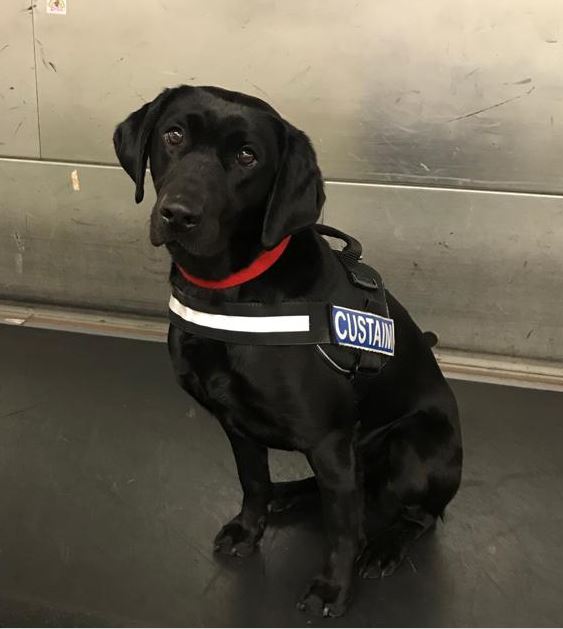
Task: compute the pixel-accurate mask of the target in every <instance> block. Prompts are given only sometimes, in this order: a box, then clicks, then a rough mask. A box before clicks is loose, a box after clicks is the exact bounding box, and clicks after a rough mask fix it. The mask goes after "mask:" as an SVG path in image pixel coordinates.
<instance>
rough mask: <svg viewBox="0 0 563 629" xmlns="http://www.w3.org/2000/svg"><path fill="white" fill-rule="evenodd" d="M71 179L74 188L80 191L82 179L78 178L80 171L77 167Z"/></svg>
mask: <svg viewBox="0 0 563 629" xmlns="http://www.w3.org/2000/svg"><path fill="white" fill-rule="evenodd" d="M70 181H71V183H72V189H73V190H74V191H75V192H80V179H79V178H78V171H77V170H76V169H75V170H73V171H72V172H71V173H70Z"/></svg>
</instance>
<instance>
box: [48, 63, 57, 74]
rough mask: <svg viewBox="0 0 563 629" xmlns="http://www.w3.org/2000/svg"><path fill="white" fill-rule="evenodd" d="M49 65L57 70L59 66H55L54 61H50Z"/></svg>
mask: <svg viewBox="0 0 563 629" xmlns="http://www.w3.org/2000/svg"><path fill="white" fill-rule="evenodd" d="M49 65H50V66H51V68H53V70H54V71H55V72H56V71H57V67H56V66H55V64H54V63H53V62H52V61H49Z"/></svg>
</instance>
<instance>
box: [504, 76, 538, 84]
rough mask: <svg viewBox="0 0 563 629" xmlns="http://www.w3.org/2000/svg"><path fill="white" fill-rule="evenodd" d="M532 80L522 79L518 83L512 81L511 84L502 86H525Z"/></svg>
mask: <svg viewBox="0 0 563 629" xmlns="http://www.w3.org/2000/svg"><path fill="white" fill-rule="evenodd" d="M531 82H532V79H531V78H530V77H528V78H527V79H522V80H520V81H513V82H512V83H504V84H503V85H526V84H527V83H531Z"/></svg>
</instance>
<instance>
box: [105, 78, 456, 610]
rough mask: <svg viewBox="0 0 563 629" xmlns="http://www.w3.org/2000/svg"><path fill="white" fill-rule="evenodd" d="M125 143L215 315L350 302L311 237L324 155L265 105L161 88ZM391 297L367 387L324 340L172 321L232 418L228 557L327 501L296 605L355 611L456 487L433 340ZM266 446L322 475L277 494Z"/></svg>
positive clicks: (185, 354)
mask: <svg viewBox="0 0 563 629" xmlns="http://www.w3.org/2000/svg"><path fill="white" fill-rule="evenodd" d="M114 145H115V150H116V153H117V156H118V158H119V161H120V163H121V165H122V166H123V168H124V169H125V170H126V171H127V173H128V174H129V175H130V176H131V178H132V179H133V181H134V182H135V184H136V195H135V198H136V200H137V202H139V201H141V200H142V198H143V185H144V176H145V170H146V166H147V162H148V161H149V162H150V170H151V174H152V178H153V182H154V186H155V189H156V191H157V195H158V197H157V201H156V204H155V206H154V209H153V212H152V216H151V229H150V236H151V242H152V243H153V245H155V246H159V245H162V244H165V245H166V247H167V248H168V250H169V252H170V254H171V256H172V260H173V262H174V264H173V265H172V272H171V282H172V286H173V287H174V289H175V290H177V291H180V292H182V293H183V294H185V295H189V296H190V297H192V298H194V299H197V300H199V302H200V303H203V304H208V305H209V306H210V307H213V308H215V309H218V310H219V312H220V309H221V305H222V304H230V303H233V302H235V303H247V302H248V303H260V304H266V305H275V304H278V303H281V302H284V301H287V300H290V301H293V302H299V301H302V302H309V301H319V300H321V301H322V300H323V299H330V296H331V295H334V294H345V293H346V290H347V287H349V280H348V277H347V276H346V272H345V270H344V268H343V266H342V264H341V263H340V262H339V261H338V260H337V258H336V255H335V253H334V252H333V251H332V250H331V249H330V248H329V246H328V244H327V242H326V241H325V240H324V239H323V238H322V237H321V236H319V234H318V233H317V231H316V230H315V229H314V227H313V226H314V224H315V223H316V221H317V219H318V218H319V213H320V210H321V207H322V205H323V202H324V199H325V197H324V192H323V182H322V178H321V173H320V171H319V168H318V166H317V162H316V157H315V153H314V151H313V149H312V147H311V145H310V143H309V140H308V138H307V137H306V136H305V135H304V134H303V133H302V132H301V131H299V130H297V129H296V128H295V127H293V126H292V125H290V124H289V123H287V122H286V121H285V120H283V119H282V118H281V117H280V116H279V114H278V113H277V112H276V111H275V110H273V109H272V108H271V107H270V106H269V105H267V104H266V103H264V102H263V101H261V100H259V99H257V98H253V97H251V96H246V95H244V94H239V93H236V92H229V91H226V90H223V89H220V88H216V87H188V86H182V87H179V88H175V89H171V90H165V91H164V92H163V93H161V94H160V95H159V96H158V97H157V98H156V99H155V100H154V101H153V102H151V103H148V104H146V105H144V106H143V107H142V108H141V109H139V110H138V111H136V112H134V113H132V114H131V115H130V116H129V117H128V118H127V119H126V120H125V121H124V122H122V123H121V124H120V125H119V126H118V127H117V129H116V131H115V134H114ZM288 235H291V236H292V237H291V239H288V238H287V236H288ZM280 243H281V244H280ZM282 245H283V246H282ZM280 247H281V249H280ZM266 250H274V251H275V252H278V253H276V255H278V254H279V259H278V260H277V261H276V262H275V264H272V265H271V266H270V267H269V268H267V270H265V271H263V272H261V274H259V275H258V276H256V277H254V279H249V280H248V281H245V282H243V283H238V284H236V283H235V284H234V285H232V286H231V285H230V284H229V283H228V282H227V283H226V284H225V283H223V284H222V283H221V282H222V281H223V280H224V279H225V278H229V277H231V278H232V277H233V274H235V276H236V274H237V272H239V271H240V270H241V269H247V268H249V267H252V268H254V267H255V266H256V265H254V267H253V264H254V261H255V260H256V259H259V258H261V257H263V256H264V251H266ZM280 252H281V253H280ZM181 269H183V271H181ZM186 278H188V279H186ZM190 278H192V279H193V281H191V280H190ZM247 279H248V278H247ZM206 282H207V283H206ZM229 286H231V287H229ZM387 301H388V307H389V316H390V317H391V318H392V319H393V320H394V323H395V340H396V350H395V355H394V356H393V357H392V358H391V359H390V360H389V362H388V363H387V365H386V366H385V367H384V368H383V369H382V370H381V372H380V373H379V375H377V376H376V377H374V378H372V379H370V380H369V382H368V385H367V386H363V387H358V386H356V383H355V381H354V379H353V378H351V377H349V376H347V375H346V374H343V373H339V371H338V370H336V369H333V368H331V366H330V365H329V364H327V361H326V360H325V358H323V356H322V355H321V354H320V353H319V351H317V348H316V347H315V346H314V345H285V346H282V345H280V346H275V345H274V346H272V345H270V346H264V345H252V344H244V343H242V344H241V343H236V342H224V341H221V340H212V339H210V338H206V337H202V336H199V335H197V334H190V333H188V332H186V331H184V330H182V329H180V328H179V327H177V326H175V325H171V327H170V332H169V339H168V345H169V351H170V355H171V358H172V361H173V364H174V369H175V372H176V375H177V378H178V381H179V383H180V385H181V386H182V387H183V388H184V389H185V390H186V391H187V392H188V393H190V394H191V395H192V396H194V397H195V398H196V399H197V400H198V401H199V402H200V403H201V404H202V405H203V406H205V407H206V408H207V409H209V411H210V412H211V413H213V414H214V415H215V416H216V417H217V418H218V419H219V421H220V422H221V425H222V426H223V428H224V430H225V432H226V433H227V436H228V438H229V440H230V442H231V445H232V448H233V453H234V457H235V460H236V465H237V469H238V473H239V477H240V482H241V485H242V489H243V494H244V498H243V501H242V508H241V511H240V513H239V514H238V515H237V516H236V517H235V518H233V519H232V520H231V521H230V522H228V523H227V524H226V525H225V526H224V527H223V528H222V530H221V531H220V532H219V534H218V535H217V537H216V539H215V547H216V550H217V552H220V553H226V554H230V555H239V556H244V555H248V554H250V553H251V552H252V551H253V550H254V549H255V547H256V545H257V543H258V541H259V540H260V538H261V536H262V533H263V531H264V528H265V526H266V520H267V516H268V512H269V510H270V509H271V508H272V504H273V503H274V502H275V505H276V508H283V507H284V506H290V505H291V504H293V503H294V502H295V500H297V499H298V498H299V497H301V496H304V495H306V494H311V493H314V492H320V496H321V499H322V504H323V510H324V518H325V524H326V531H327V536H328V550H327V555H326V563H325V565H324V567H323V569H322V571H321V572H320V574H319V575H318V576H317V577H316V578H315V579H314V580H313V582H312V584H311V585H310V587H309V588H308V590H307V592H306V594H305V595H304V596H303V598H302V599H301V601H300V603H299V607H300V609H306V610H309V611H310V612H312V613H315V614H321V615H332V616H336V615H339V614H341V613H342V612H343V611H344V609H345V608H346V605H347V603H348V601H349V599H350V595H351V586H352V583H353V576H354V573H355V571H356V570H357V569H358V566H359V570H360V573H361V574H362V575H363V576H372V577H373V576H385V575H388V574H391V572H393V570H394V569H395V568H396V567H397V565H398V564H399V562H400V561H401V560H402V559H403V557H404V556H405V551H406V549H407V547H408V545H409V544H410V543H412V542H413V541H414V540H415V539H416V538H417V537H419V536H420V535H421V534H422V533H423V532H424V531H426V530H428V529H429V528H430V527H431V526H432V525H433V524H434V523H435V522H436V519H437V518H438V517H439V516H441V515H442V514H443V512H444V509H445V507H446V505H447V504H448V502H449V501H450V500H451V499H452V497H453V496H454V494H455V493H456V491H457V489H458V486H459V483H460V477H461V463H462V450H461V435H460V428H459V421H458V411H457V405H456V401H455V398H454V396H453V393H452V391H451V389H450V387H449V386H448V384H447V383H446V381H445V379H444V377H443V375H442V373H441V371H440V369H439V367H438V365H437V363H436V361H435V359H434V356H433V354H432V351H431V349H430V347H429V343H428V341H427V339H426V338H425V336H424V335H423V333H422V332H421V331H420V329H419V328H418V327H417V326H416V324H415V323H414V322H413V320H412V319H411V318H410V316H409V314H408V313H407V312H406V310H405V309H404V308H403V307H402V306H401V305H400V304H399V303H398V302H397V301H396V300H395V299H394V298H393V296H392V295H391V294H389V293H387ZM342 351H344V352H345V353H349V354H350V353H352V354H353V353H354V350H346V349H343V350H342ZM364 353H365V352H364ZM268 448H279V449H284V450H299V451H301V452H303V453H304V454H305V455H306V456H307V458H308V461H309V463H310V465H311V467H312V469H313V471H314V477H311V478H310V479H305V480H302V481H295V482H291V483H272V482H271V481H270V474H269V470H268Z"/></svg>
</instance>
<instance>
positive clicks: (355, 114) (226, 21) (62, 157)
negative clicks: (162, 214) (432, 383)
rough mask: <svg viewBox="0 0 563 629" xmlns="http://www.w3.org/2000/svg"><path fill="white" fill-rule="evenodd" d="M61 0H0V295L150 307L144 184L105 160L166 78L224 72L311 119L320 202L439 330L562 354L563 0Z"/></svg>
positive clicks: (208, 78)
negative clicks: (61, 8)
mask: <svg viewBox="0 0 563 629" xmlns="http://www.w3.org/2000/svg"><path fill="white" fill-rule="evenodd" d="M67 2H68V13H67V15H66V16H53V15H47V14H46V11H45V2H43V1H41V0H40V1H39V2H38V3H37V4H36V5H35V3H32V2H30V0H26V1H25V2H23V1H20V0H4V3H3V7H2V17H1V18H0V114H1V115H0V296H4V297H9V298H18V299H35V300H40V301H50V302H58V303H65V304H76V305H88V306H93V307H99V308H112V309H113V308H115V309H124V310H136V311H137V310H138V311H145V312H149V311H150V312H154V311H162V309H163V303H164V301H165V297H166V286H165V276H166V273H165V266H166V263H165V259H164V258H163V256H162V255H161V252H156V251H153V250H151V249H150V247H149V246H148V245H147V242H146V221H147V218H148V207H149V204H150V202H145V204H144V205H143V206H142V207H141V208H137V207H135V206H134V203H133V199H132V185H131V182H130V181H129V180H128V179H127V177H126V175H124V174H122V173H121V172H120V171H119V170H118V169H116V168H114V167H111V166H110V167H108V166H101V165H102V164H108V165H111V164H114V163H115V157H114V155H113V151H112V146H111V133H112V130H113V127H114V126H115V124H116V122H118V121H119V120H120V119H121V118H123V117H124V116H125V115H126V114H127V113H128V112H129V111H130V110H132V109H133V108H137V107H138V106H140V105H141V104H142V103H143V102H144V101H146V100H149V99H151V98H152V97H153V96H154V95H155V94H156V93H157V92H158V91H159V90H160V89H161V88H163V87H165V86H170V85H176V84H179V83H183V82H186V83H193V84H220V85H223V86H225V87H227V88H231V89H237V90H241V91H246V92H249V93H252V94H255V95H257V96H260V97H262V98H265V99H266V100H268V101H269V102H271V103H272V104H273V105H274V106H275V107H276V108H278V109H279V110H280V111H281V112H282V113H283V114H284V115H285V116H286V117H288V118H289V119H290V120H292V121H293V122H294V123H295V124H297V125H298V126H300V127H301V128H303V129H305V130H306V131H307V132H308V133H309V134H310V136H311V137H312V139H313V142H314V143H315V146H316V148H317V151H318V154H319V159H320V162H321V166H322V168H323V171H324V173H325V176H326V177H327V178H328V179H329V180H332V181H334V182H337V183H334V184H332V185H329V186H328V206H327V211H326V218H327V221H329V222H331V223H333V224H335V225H340V226H343V227H345V228H346V229H348V230H350V231H351V232H354V233H356V234H357V235H359V236H361V238H362V240H363V241H364V243H365V246H366V249H367V250H368V252H369V253H368V258H369V259H370V260H371V261H372V262H374V263H377V265H378V267H379V268H380V269H381V271H382V272H383V273H384V274H385V276H386V278H387V281H388V284H389V285H390V286H391V288H393V289H394V291H395V292H396V293H397V294H398V295H399V297H401V299H402V300H403V301H404V302H405V303H406V305H407V306H408V307H409V308H410V309H411V310H412V312H413V313H414V314H415V316H416V317H417V318H418V319H419V320H421V322H422V323H423V325H424V326H427V327H432V328H433V329H436V330H437V331H438V332H439V333H440V336H441V339H442V343H443V344H444V345H446V346H450V347H456V348H462V349H469V350H475V351H492V352H497V353H505V354H513V355H520V356H534V357H540V358H541V357H545V358H552V359H561V358H563V331H562V328H563V322H562V318H563V315H562V312H563V285H562V277H563V276H562V271H563V196H559V195H563V176H562V175H561V166H560V164H561V159H560V157H561V154H562V149H563V80H562V79H561V71H560V69H561V67H563V4H561V2H560V1H559V0H537V1H536V2H534V3H530V2H527V1H525V0H497V1H496V2H495V3H491V2H490V0H459V1H458V2H456V3H455V6H454V5H453V4H452V3H451V1H449V0H428V1H427V2H418V0H392V1H391V0H377V1H374V0H360V1H358V2H354V3H343V2H341V1H339V0H323V1H322V2H321V1H317V0H305V1H303V2H299V3H298V2H283V1H282V0H249V1H248V2H246V3H234V2H229V1H228V0H209V1H208V2H206V3H203V4H202V3H201V2H195V1H192V0H135V1H134V0H112V1H111V2H110V0H102V1H101V2H91V1H87V0H67ZM12 88H13V89H12ZM1 156H5V157H12V158H40V160H36V161H33V160H30V159H28V160H27V161H26V160H22V159H2V158H1ZM64 162H68V164H67V163H64ZM83 162H89V163H90V165H88V166H86V165H84V164H83ZM75 167H77V170H78V175H79V178H80V182H81V186H80V191H75V190H74V189H73V187H72V185H71V179H70V173H71V171H72V170H74V168H75ZM383 183H387V184H392V185H365V184H383ZM404 184H410V185H411V186H410V187H409V186H405V185H404ZM430 186H441V188H436V189H432V188H430ZM444 187H448V188H451V189H445V188H444ZM468 189H473V190H469V191H468ZM477 189H480V190H486V191H487V192H478V191H476V190H477ZM495 191H505V192H506V193H507V194H496V193H495ZM530 193H538V194H530Z"/></svg>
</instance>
